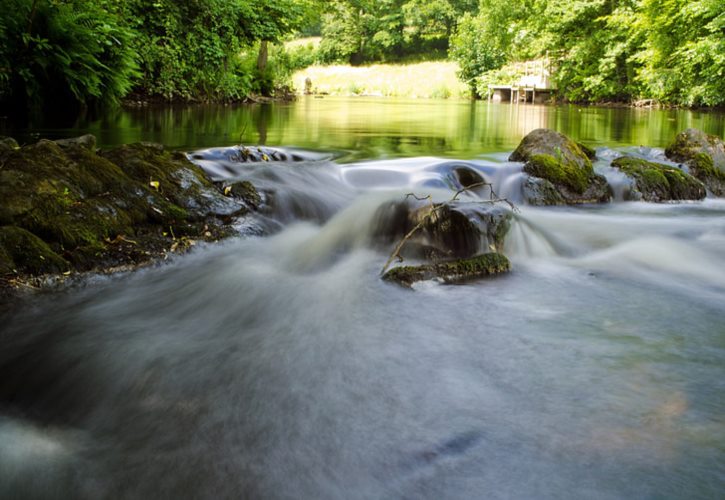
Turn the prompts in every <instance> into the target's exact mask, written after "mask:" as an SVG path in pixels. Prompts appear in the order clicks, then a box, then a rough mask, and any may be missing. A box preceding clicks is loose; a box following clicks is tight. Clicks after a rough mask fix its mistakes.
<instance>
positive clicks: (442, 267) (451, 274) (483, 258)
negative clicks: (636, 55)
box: [383, 253, 511, 287]
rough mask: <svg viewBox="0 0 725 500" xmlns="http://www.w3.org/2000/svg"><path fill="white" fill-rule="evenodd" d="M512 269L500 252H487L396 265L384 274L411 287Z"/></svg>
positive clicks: (448, 281)
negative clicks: (421, 262)
mask: <svg viewBox="0 0 725 500" xmlns="http://www.w3.org/2000/svg"><path fill="white" fill-rule="evenodd" d="M510 270H511V263H510V262H509V260H508V259H507V258H506V257H505V256H504V255H502V254H500V253H485V254H482V255H477V256H475V257H471V258H467V259H458V260H453V261H448V262H440V263H437V264H424V265H420V266H400V267H395V268H393V269H391V270H390V271H388V272H387V273H385V274H384V275H383V279H384V280H386V281H392V282H393V283H397V284H399V285H401V286H404V287H410V286H411V285H412V284H413V283H415V282H417V281H425V280H430V279H440V280H442V281H443V282H445V283H464V282H467V281H471V280H475V279H481V278H485V277H489V276H495V275H498V274H502V273H505V272H508V271H510Z"/></svg>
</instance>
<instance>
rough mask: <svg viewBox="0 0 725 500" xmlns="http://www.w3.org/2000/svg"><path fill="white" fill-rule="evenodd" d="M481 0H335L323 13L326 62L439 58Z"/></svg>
mask: <svg viewBox="0 0 725 500" xmlns="http://www.w3.org/2000/svg"><path fill="white" fill-rule="evenodd" d="M476 7H477V1H476V0H331V1H330V2H326V10H325V14H324V16H323V18H322V29H321V31H322V44H321V46H320V60H321V61H322V62H343V63H351V64H362V63H365V62H373V61H400V60H411V59H434V58H441V57H444V56H445V53H446V50H447V48H448V40H449V37H450V35H451V33H452V32H453V30H454V29H455V26H456V25H457V24H458V19H459V18H460V17H461V16H462V15H463V14H464V13H465V12H471V11H475V10H476Z"/></svg>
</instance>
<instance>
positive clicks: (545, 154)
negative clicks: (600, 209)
mask: <svg viewBox="0 0 725 500" xmlns="http://www.w3.org/2000/svg"><path fill="white" fill-rule="evenodd" d="M595 155H596V153H595V152H594V151H593V150H592V149H590V148H586V147H583V146H582V145H579V144H577V143H576V142H574V141H573V140H571V139H570V138H568V137H567V136H565V135H564V134H561V133H559V132H556V131H554V130H548V129H537V130H534V131H533V132H531V133H529V134H528V135H527V136H526V137H524V139H523V140H522V141H521V143H520V144H519V146H518V147H517V148H516V150H515V151H514V152H513V153H512V154H511V156H510V157H509V160H510V161H521V162H525V164H524V172H525V173H527V174H529V175H531V176H533V177H537V178H540V179H544V180H546V181H548V182H549V183H550V184H551V186H553V187H554V189H555V190H556V191H557V192H558V195H559V196H553V195H550V194H547V195H546V196H544V197H539V196H525V198H526V199H527V201H528V202H529V203H532V202H533V203H537V202H538V201H541V202H542V204H546V205H553V204H560V203H566V204H580V203H603V202H607V201H609V200H610V198H611V195H612V193H611V188H610V187H609V185H608V184H607V182H606V179H605V178H604V177H602V176H600V175H598V174H596V173H594V169H593V167H592V162H591V158H593V157H594V156H595ZM530 187H532V188H533V187H535V186H534V185H531V186H530ZM538 187H539V188H542V189H540V190H539V194H545V193H546V191H550V189H548V188H549V185H548V184H547V185H544V184H541V183H539V184H538Z"/></svg>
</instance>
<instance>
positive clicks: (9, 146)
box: [0, 136, 20, 152]
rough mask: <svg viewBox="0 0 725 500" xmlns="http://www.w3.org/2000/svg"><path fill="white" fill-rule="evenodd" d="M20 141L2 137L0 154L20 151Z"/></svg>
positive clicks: (0, 138)
mask: <svg viewBox="0 0 725 500" xmlns="http://www.w3.org/2000/svg"><path fill="white" fill-rule="evenodd" d="M19 147H20V146H18V141H16V140H15V139H13V138H12V137H5V136H0V152H3V151H13V150H15V149H18V148H19Z"/></svg>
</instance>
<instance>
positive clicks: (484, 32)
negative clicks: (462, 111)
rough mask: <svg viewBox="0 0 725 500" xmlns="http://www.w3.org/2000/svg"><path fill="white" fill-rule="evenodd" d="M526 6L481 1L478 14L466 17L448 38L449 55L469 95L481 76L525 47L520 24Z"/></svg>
mask: <svg viewBox="0 0 725 500" xmlns="http://www.w3.org/2000/svg"><path fill="white" fill-rule="evenodd" d="M529 9H530V6H529V5H527V3H526V2H519V3H511V2H507V1H505V0H481V2H480V8H479V14H478V15H476V16H472V15H470V14H466V15H465V16H464V17H463V18H462V19H461V21H460V22H459V24H458V29H457V31H456V33H455V34H454V35H453V37H452V38H451V47H450V51H449V54H450V56H451V58H453V59H454V60H456V61H458V64H459V65H460V67H461V71H460V78H461V80H463V81H464V82H466V83H467V84H468V85H469V87H470V88H471V90H472V91H474V92H475V91H476V89H477V83H476V79H477V78H478V77H479V76H480V75H481V74H482V73H484V72H486V71H490V70H494V69H498V68H500V67H501V66H503V65H504V64H505V63H506V62H507V61H509V60H512V59H513V58H514V57H515V56H516V55H518V53H517V50H518V49H519V47H522V46H525V45H526V44H525V42H524V40H525V39H526V37H527V30H526V28H525V25H524V24H523V23H522V20H524V19H525V15H526V13H527V12H528V11H529Z"/></svg>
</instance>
